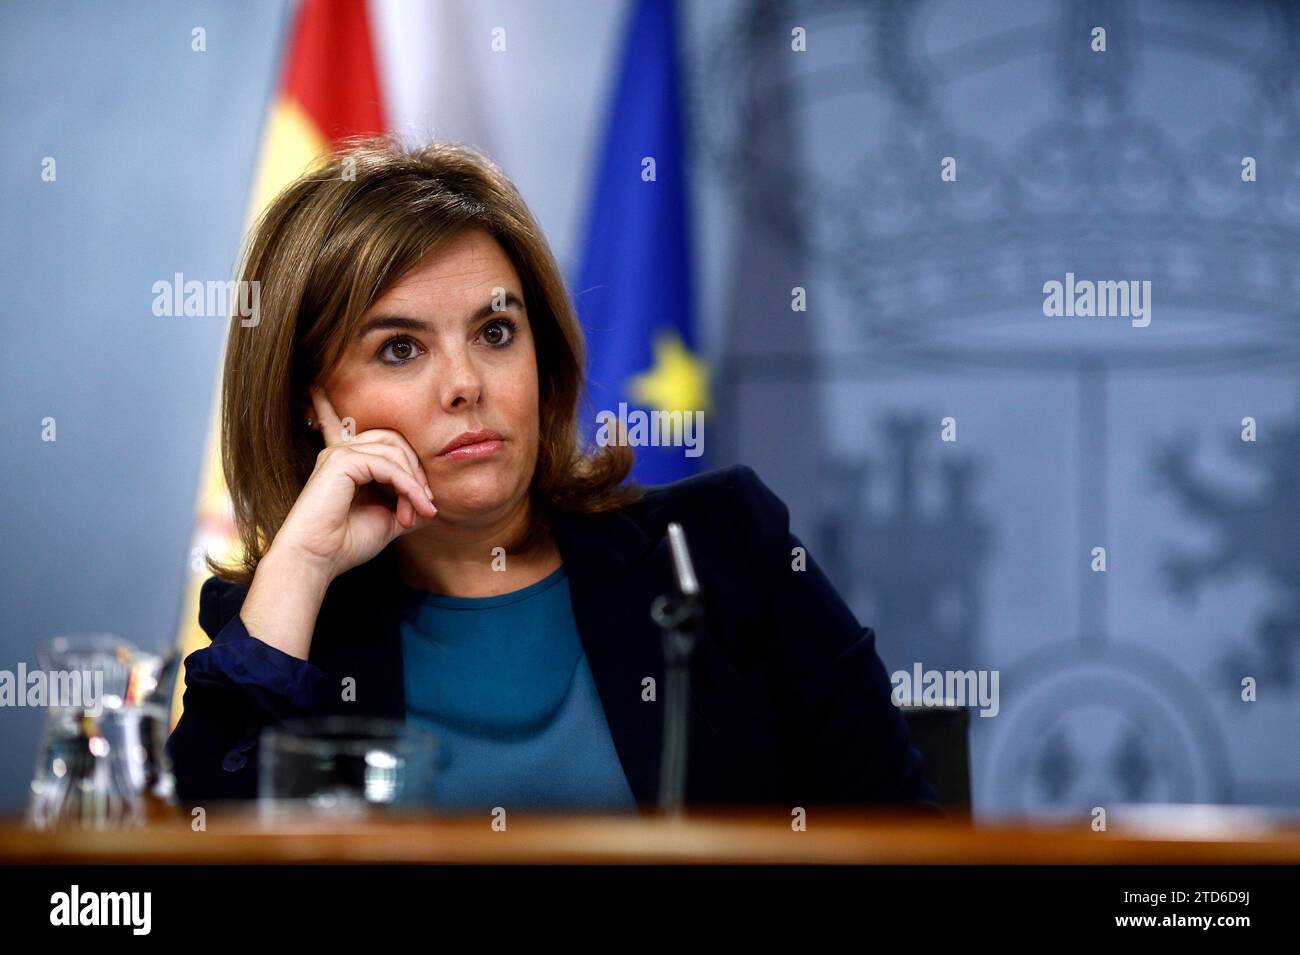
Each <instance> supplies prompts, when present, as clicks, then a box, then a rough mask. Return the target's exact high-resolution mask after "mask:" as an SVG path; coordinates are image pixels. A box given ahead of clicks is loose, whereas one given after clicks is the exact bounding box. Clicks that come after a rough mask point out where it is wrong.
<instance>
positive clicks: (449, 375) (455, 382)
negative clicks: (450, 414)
mask: <svg viewBox="0 0 1300 955" xmlns="http://www.w3.org/2000/svg"><path fill="white" fill-rule="evenodd" d="M482 392H483V383H482V379H481V377H480V375H479V371H478V369H477V368H476V367H474V360H473V358H471V357H470V356H469V355H468V354H464V353H460V354H455V355H451V356H448V358H447V360H446V362H445V363H444V364H443V367H442V369H441V373H440V374H439V376H438V403H439V404H440V405H441V406H442V409H443V410H444V411H459V410H461V409H462V408H466V407H473V406H474V405H476V404H478V402H479V399H480V398H481V397H482Z"/></svg>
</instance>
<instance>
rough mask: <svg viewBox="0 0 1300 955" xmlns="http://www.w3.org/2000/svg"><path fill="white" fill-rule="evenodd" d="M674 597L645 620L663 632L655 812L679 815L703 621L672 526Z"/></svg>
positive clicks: (682, 538)
mask: <svg viewBox="0 0 1300 955" xmlns="http://www.w3.org/2000/svg"><path fill="white" fill-rule="evenodd" d="M668 551H669V554H670V555H671V556H672V562H673V579H674V581H675V583H676V589H675V592H674V593H672V594H664V595H663V596H661V597H657V598H656V599H655V601H654V603H653V604H652V605H651V607H650V616H651V618H652V619H653V620H654V622H655V623H656V624H658V625H659V628H660V629H661V630H662V631H663V647H664V674H665V686H664V739H663V750H662V752H661V754H660V759H659V808H660V810H661V811H662V812H665V813H668V814H670V815H681V812H682V806H683V804H684V802H685V797H686V743H687V739H688V732H687V731H688V729H689V726H688V719H689V716H690V693H691V688H690V679H691V669H690V666H691V654H692V653H693V652H694V650H695V640H696V637H697V635H698V634H699V631H700V627H701V624H702V623H703V619H704V604H703V601H702V599H701V594H700V582H699V578H697V577H696V576H695V566H694V564H693V563H692V562H691V552H690V548H688V547H687V546H686V532H685V531H684V530H682V525H680V524H678V523H676V522H675V521H674V522H672V523H670V524H669V525H668Z"/></svg>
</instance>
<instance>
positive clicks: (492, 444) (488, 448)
mask: <svg viewBox="0 0 1300 955" xmlns="http://www.w3.org/2000/svg"><path fill="white" fill-rule="evenodd" d="M501 444H502V442H501V440H500V439H499V438H491V439H489V440H487V441H478V442H476V443H474V444H464V445H461V446H460V447H459V448H456V449H455V450H454V451H448V452H447V453H446V454H440V455H438V457H439V458H443V459H445V460H448V461H457V460H461V459H473V458H486V457H490V456H491V455H493V454H496V453H497V451H499V450H501Z"/></svg>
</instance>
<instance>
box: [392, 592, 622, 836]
mask: <svg viewBox="0 0 1300 955" xmlns="http://www.w3.org/2000/svg"><path fill="white" fill-rule="evenodd" d="M406 594H407V599H406V600H405V602H404V605H403V607H402V611H401V624H400V628H401V635H402V658H403V668H404V671H405V682H406V706H407V719H408V721H410V722H413V723H416V724H418V725H420V726H423V727H425V728H428V729H429V730H431V731H432V732H433V734H434V735H435V736H436V737H437V738H438V750H439V773H438V778H437V781H436V784H435V789H436V792H435V793H434V794H433V796H432V800H431V801H432V803H433V804H434V805H437V806H443V807H447V808H453V809H457V810H472V809H483V810H491V809H492V808H493V807H496V806H502V807H504V808H505V809H506V810H507V811H508V810H509V809H510V808H512V807H518V808H542V809H545V808H565V809H571V810H572V809H600V810H611V809H629V810H630V809H634V808H635V806H636V800H635V798H634V796H633V794H632V790H631V789H630V787H629V786H628V783H627V778H626V777H625V776H624V774H623V767H622V764H621V763H620V762H619V759H618V754H617V752H616V751H615V749H614V743H613V740H612V739H611V738H610V735H609V727H608V725H607V724H606V722H605V711H604V709H603V707H602V706H601V702H600V697H599V695H598V694H597V691H596V684H595V681H594V680H593V679H592V675H591V669H590V668H589V667H588V665H587V657H586V654H585V653H584V652H583V648H582V641H581V639H580V637H579V635H578V628H577V624H576V623H575V622H574V619H573V605H572V604H571V602H570V599H569V580H568V575H567V574H566V573H565V570H564V568H563V567H561V568H559V569H558V570H556V571H555V572H554V573H552V574H550V575H549V576H547V577H545V578H543V579H542V580H539V581H537V583H535V584H531V585H529V586H527V587H525V588H523V589H522V590H516V591H514V592H513V593H508V594H501V595H499V596H495V597H448V596H444V595H441V594H430V593H425V592H424V591H419V590H414V589H411V588H406ZM635 689H636V688H635V687H634V688H631V689H630V690H629V692H635Z"/></svg>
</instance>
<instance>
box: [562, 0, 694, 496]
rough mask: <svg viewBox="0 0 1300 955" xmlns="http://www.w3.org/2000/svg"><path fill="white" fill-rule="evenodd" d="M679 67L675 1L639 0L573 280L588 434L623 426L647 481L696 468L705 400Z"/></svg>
mask: <svg viewBox="0 0 1300 955" xmlns="http://www.w3.org/2000/svg"><path fill="white" fill-rule="evenodd" d="M679 66H680V64H679V60H678V46H677V24H676V9H675V4H674V3H673V2H672V0H635V3H634V5H633V7H632V9H631V20H630V23H629V28H628V32H627V37H626V40H625V43H624V47H623V59H622V63H621V66H620V73H619V76H618V78H617V81H616V85H615V93H614V99H613V103H612V105H611V108H610V111H609V115H608V122H607V126H606V132H605V142H604V148H603V152H602V155H601V160H600V165H599V170H598V175H597V179H596V192H595V195H594V196H593V198H592V202H591V206H590V212H589V221H588V227H587V235H586V247H585V250H584V257H583V264H582V269H581V272H580V274H579V280H578V282H577V283H575V284H574V290H575V299H576V304H577V309H578V315H579V317H580V318H581V321H582V324H583V327H584V329H585V330H586V333H587V341H588V347H589V361H588V399H589V401H590V411H591V413H592V416H593V418H592V419H588V421H587V425H588V434H589V436H590V438H591V440H592V441H593V442H598V441H600V440H603V438H602V435H603V436H604V437H605V438H615V439H616V438H617V436H618V434H619V431H618V430H617V425H616V424H615V423H614V422H615V420H616V421H617V423H618V424H622V425H625V426H626V428H627V431H626V437H627V440H628V441H629V443H631V444H632V445H633V446H634V450H635V452H636V468H635V470H634V471H633V477H635V478H636V480H638V481H640V482H642V483H644V484H658V483H663V482H668V481H675V480H677V479H679V478H682V477H686V476H688V475H690V474H693V473H695V472H696V471H697V470H699V469H700V465H701V455H702V453H703V450H704V441H703V438H704V416H705V412H706V410H707V405H708V376H707V373H706V370H705V368H704V366H703V364H702V363H701V361H700V359H699V357H698V355H697V354H696V342H695V331H694V328H693V324H694V323H693V321H692V308H693V298H692V293H693V289H692V284H691V272H690V260H691V257H690V244H689V235H688V221H687V214H686V210H687V191H686V181H685V175H686V170H685V159H686V150H685V148H684V144H683V135H682V109H681V92H680V79H679V75H680V74H679ZM593 419H598V420H593ZM602 424H603V425H605V427H603V428H602V427H601V425H602Z"/></svg>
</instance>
